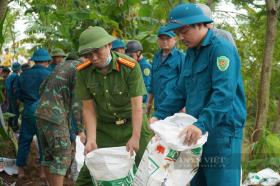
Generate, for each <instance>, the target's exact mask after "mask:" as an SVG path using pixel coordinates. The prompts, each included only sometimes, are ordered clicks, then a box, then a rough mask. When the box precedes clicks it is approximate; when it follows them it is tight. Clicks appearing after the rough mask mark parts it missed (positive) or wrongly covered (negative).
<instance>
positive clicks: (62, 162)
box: [37, 118, 71, 176]
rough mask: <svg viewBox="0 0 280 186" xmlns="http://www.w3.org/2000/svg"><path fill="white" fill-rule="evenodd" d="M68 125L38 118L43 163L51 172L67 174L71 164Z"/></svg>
mask: <svg viewBox="0 0 280 186" xmlns="http://www.w3.org/2000/svg"><path fill="white" fill-rule="evenodd" d="M65 126H68V125H64V126H60V125H57V124H55V123H52V122H49V121H47V120H44V119H40V118H37V128H38V138H39V139H40V140H39V141H40V144H39V145H40V146H41V148H42V153H43V160H42V162H41V164H42V165H43V166H47V167H48V169H49V172H50V173H51V174H56V175H61V176H65V175H66V172H67V169H68V168H69V166H70V164H71V141H70V134H69V128H68V127H65Z"/></svg>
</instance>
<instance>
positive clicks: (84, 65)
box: [76, 60, 92, 71]
mask: <svg viewBox="0 0 280 186" xmlns="http://www.w3.org/2000/svg"><path fill="white" fill-rule="evenodd" d="M91 64H92V63H91V61H90V60H86V61H85V62H83V63H80V64H78V65H77V66H76V70H77V71H81V70H83V69H85V68H87V67H89V66H90V65H91Z"/></svg>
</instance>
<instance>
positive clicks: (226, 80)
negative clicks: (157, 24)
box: [151, 3, 246, 186]
mask: <svg viewBox="0 0 280 186" xmlns="http://www.w3.org/2000/svg"><path fill="white" fill-rule="evenodd" d="M211 22H213V21H212V20H211V19H210V18H209V17H207V16H206V15H204V14H203V12H202V10H201V9H200V8H199V7H198V6H197V5H195V4H191V3H189V4H180V5H178V6H176V7H175V8H173V9H172V10H171V12H170V14H169V23H168V24H167V26H166V30H165V31H170V30H174V31H175V33H176V34H177V35H178V36H179V38H180V40H181V41H182V42H183V43H184V44H185V45H186V46H187V47H188V50H187V52H186V60H185V63H184V67H183V72H182V73H181V75H180V78H179V81H178V85H177V87H176V89H171V90H170V91H169V96H167V97H166V99H165V100H164V101H163V102H162V103H161V104H160V108H159V109H158V110H157V111H156V112H155V117H156V118H152V119H151V123H152V122H153V121H155V120H156V119H157V118H159V119H163V118H165V117H166V116H170V115H173V114H174V113H176V112H178V111H179V110H180V109H181V108H183V107H184V106H185V107H186V111H187V113H188V114H190V115H192V116H193V117H195V118H197V121H196V122H194V123H193V125H189V126H187V127H186V128H185V129H184V131H182V136H185V142H186V143H187V144H188V145H191V144H195V143H196V142H197V140H198V139H199V138H200V137H201V135H202V134H204V133H205V132H206V131H207V132H208V134H209V135H208V140H207V142H206V143H205V144H204V146H203V154H202V161H201V162H200V167H199V169H198V172H197V174H196V175H195V177H194V178H193V179H192V181H191V186H213V185H215V186H224V185H227V186H236V185H240V169H241V144H242V130H243V127H244V123H245V119H246V106H245V96H244V88H243V83H242V75H241V64H240V57H239V55H238V52H237V50H236V48H235V46H233V45H232V44H231V43H230V42H228V41H227V40H225V39H223V38H220V37H217V36H216V35H215V34H214V33H213V31H212V30H211V29H208V27H207V24H208V23H211Z"/></svg>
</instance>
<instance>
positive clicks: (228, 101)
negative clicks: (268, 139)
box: [1, 3, 246, 186]
mask: <svg viewBox="0 0 280 186" xmlns="http://www.w3.org/2000/svg"><path fill="white" fill-rule="evenodd" d="M212 22H213V20H212V15H211V10H210V8H209V7H207V6H206V5H203V4H191V3H184V4H180V5H178V6H176V7H174V8H173V9H172V10H171V12H170V14H169V17H168V23H167V25H164V26H161V27H160V28H159V30H158V32H157V43H158V46H159V51H158V52H157V53H155V54H154V57H153V59H152V60H151V61H150V62H149V61H148V60H147V59H146V58H145V57H144V56H143V50H144V49H143V46H142V45H141V43H140V42H139V41H137V40H129V41H128V42H127V43H125V42H124V41H123V40H122V39H119V38H115V37H113V36H111V35H110V34H109V33H108V32H107V31H106V30H104V29H103V28H102V27H98V26H94V27H91V26H90V27H89V28H87V29H86V30H84V31H83V32H82V33H81V35H80V38H79V50H78V53H77V54H78V55H79V56H77V54H75V53H71V54H65V53H64V51H63V50H62V49H59V48H54V49H52V50H51V55H50V54H49V52H48V50H46V49H44V48H38V49H36V50H35V51H34V53H33V55H32V57H31V60H32V61H33V62H34V65H33V66H29V67H28V69H27V67H25V68H24V69H23V66H22V65H20V64H19V63H13V64H12V71H13V72H12V73H10V71H9V68H6V67H4V68H3V69H2V72H1V74H2V77H3V79H4V82H5V94H6V97H7V100H8V105H9V106H8V109H7V111H8V112H11V113H13V114H15V116H14V117H12V118H11V119H10V120H9V125H10V126H11V127H12V128H13V130H14V131H17V130H18V128H19V124H18V118H19V102H21V103H22V104H23V111H22V113H21V126H20V130H19V151H18V155H17V166H18V167H19V174H18V177H19V178H22V177H24V175H25V172H24V167H25V166H26V165H27V159H28V154H29V151H30V145H31V142H32V140H33V136H34V135H36V136H37V139H38V146H39V152H40V153H39V154H40V163H41V165H42V168H41V173H40V176H41V177H42V178H46V179H47V182H48V183H49V184H50V185H51V186H62V185H63V180H64V176H65V175H66V174H67V170H68V169H69V167H70V165H71V162H72V160H73V153H72V149H73V144H74V139H75V135H79V136H80V138H81V141H82V142H83V143H84V144H85V153H88V152H91V151H92V150H94V149H96V148H103V147H115V146H126V147H127V151H129V152H131V153H133V152H136V164H137V165H138V164H139V163H140V161H141V157H142V155H143V153H144V150H145V148H146V145H147V144H148V142H149V140H150V139H151V137H152V136H153V133H152V132H151V130H150V129H149V126H148V125H149V124H152V123H153V122H155V121H157V120H158V119H164V118H165V117H167V116H171V115H173V114H174V113H176V112H186V113H188V114H190V115H192V116H194V117H196V118H197V119H198V121H197V122H195V123H194V124H193V125H191V126H190V127H187V128H186V129H184V131H182V133H183V135H184V136H185V143H187V144H195V143H196V141H197V140H198V139H199V138H200V136H201V135H202V134H204V133H205V132H208V135H209V137H208V141H207V143H206V144H205V145H204V149H203V155H202V159H203V158H206V159H204V160H205V161H204V162H203V161H202V162H201V166H200V167H199V169H198V172H197V174H196V176H195V178H194V179H193V180H192V182H191V185H195V186H198V185H201V186H202V185H203V186H204V185H209V186H212V185H215V186H219V185H220V186H222V185H225V184H227V185H229V186H235V185H238V184H239V182H240V158H241V155H240V154H241V142H242V129H243V127H244V123H245V117H246V110H245V98H244V90H243V85H242V77H241V72H240V58H239V55H238V51H237V49H236V46H235V43H234V40H233V38H232V36H231V34H230V33H228V32H226V31H224V30H220V29H217V28H213V24H212ZM178 39H179V40H180V41H181V42H182V43H183V44H184V45H185V46H186V47H187V48H188V49H187V51H186V52H183V51H182V50H180V49H179V48H177V47H176V44H177V40H178ZM211 156H222V157H225V158H226V160H225V162H223V163H225V167H215V168H211V167H208V164H209V161H207V158H208V157H209V158H210V157H211ZM212 166H213V165H212ZM75 185H77V186H90V185H95V183H94V182H93V181H92V177H91V175H90V173H89V170H88V168H87V167H86V165H84V166H83V168H82V169H81V171H80V173H79V176H78V179H77V181H76V183H75Z"/></svg>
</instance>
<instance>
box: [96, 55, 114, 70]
mask: <svg viewBox="0 0 280 186" xmlns="http://www.w3.org/2000/svg"><path fill="white" fill-rule="evenodd" d="M111 61H112V56H111V54H110V55H109V56H108V57H107V60H106V62H105V63H104V64H102V65H101V64H99V65H98V66H97V65H96V67H97V68H100V69H102V68H105V67H107V66H108V65H110V63H111Z"/></svg>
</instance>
